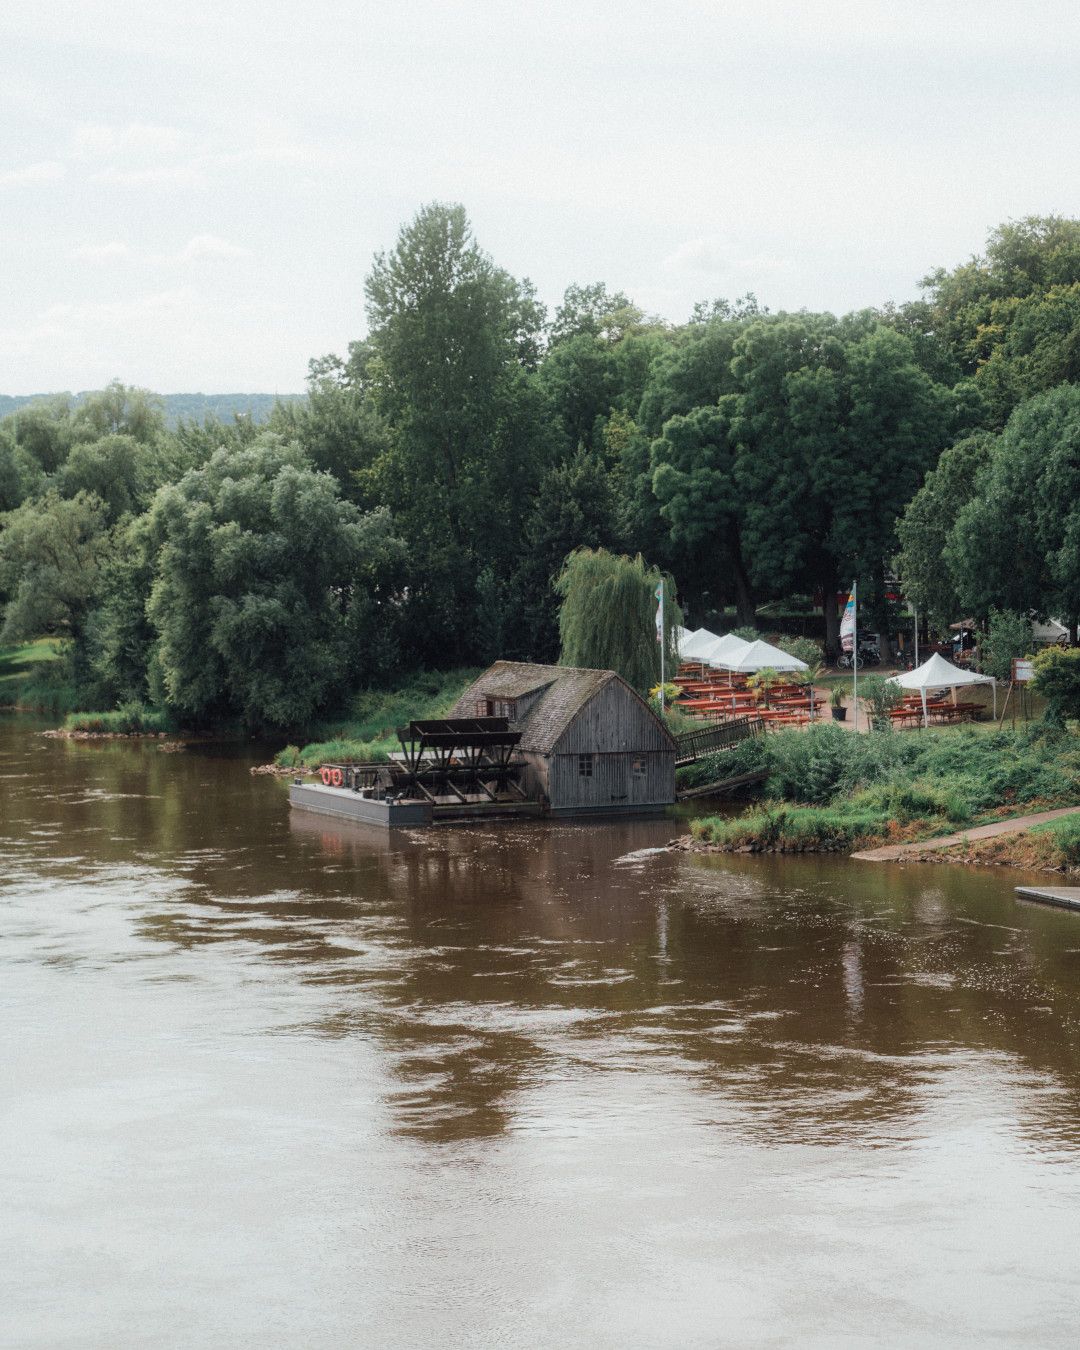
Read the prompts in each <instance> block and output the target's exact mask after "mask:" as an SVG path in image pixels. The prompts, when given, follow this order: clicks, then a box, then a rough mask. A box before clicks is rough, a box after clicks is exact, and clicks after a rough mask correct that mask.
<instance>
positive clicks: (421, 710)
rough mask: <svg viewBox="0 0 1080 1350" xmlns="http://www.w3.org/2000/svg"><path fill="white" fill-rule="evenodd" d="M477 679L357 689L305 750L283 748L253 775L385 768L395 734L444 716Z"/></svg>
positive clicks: (443, 673) (447, 675)
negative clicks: (346, 764)
mask: <svg viewBox="0 0 1080 1350" xmlns="http://www.w3.org/2000/svg"><path fill="white" fill-rule="evenodd" d="M479 674H480V671H479V670H474V669H472V668H459V669H456V670H436V671H424V672H421V673H420V674H416V675H412V676H410V677H409V678H408V679H407V680H406V681H405V682H404V683H403V684H402V685H401V686H400V687H399V688H397V689H361V690H359V691H358V692H357V693H355V694H354V695H353V696H352V698H351V699H350V700H349V702H348V705H347V707H346V708H344V709H343V710H342V711H341V712H340V713H337V714H335V715H333V716H330V717H326V718H323V719H322V720H321V721H320V722H318V723H316V724H315V726H314V727H313V728H312V729H311V732H312V739H311V740H310V741H308V742H307V743H306V744H304V745H302V746H301V745H287V746H285V748H284V749H283V750H279V751H278V753H277V754H276V755H275V756H274V760H273V763H272V764H268V765H261V766H259V769H258V770H253V772H256V771H257V772H262V773H275V772H276V773H280V774H281V775H285V774H290V773H294V772H297V771H300V772H304V773H314V772H315V771H316V770H317V769H318V768H319V765H320V764H324V763H327V762H341V761H352V762H364V763H368V764H379V763H384V762H385V761H386V760H387V759H388V758H389V755H390V751H392V750H396V749H398V740H397V729H398V727H401V726H405V725H406V724H407V723H408V722H411V721H413V720H414V719H421V718H435V717H445V716H446V714H447V713H448V712H449V711H450V709H451V708H452V707H453V705H454V703H455V702H456V701H457V699H458V697H459V695H460V694H461V692H462V690H464V689H466V688H467V687H468V686H469V685H470V684H471V683H472V682H473V680H475V679H476V677H477V676H478V675H479Z"/></svg>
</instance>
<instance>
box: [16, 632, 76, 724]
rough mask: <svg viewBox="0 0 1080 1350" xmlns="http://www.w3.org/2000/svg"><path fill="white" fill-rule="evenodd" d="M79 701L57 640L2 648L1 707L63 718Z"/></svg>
mask: <svg viewBox="0 0 1080 1350" xmlns="http://www.w3.org/2000/svg"><path fill="white" fill-rule="evenodd" d="M77 701H78V700H77V698H76V695H75V686H74V683H73V682H72V679H71V671H70V667H69V662H68V660H67V658H66V656H65V654H64V649H63V644H62V643H61V642H60V641H59V640H58V639H57V638H47V637H46V638H37V639H36V640H35V641H34V642H21V643H19V644H17V645H15V646H9V647H0V708H19V709H21V710H22V711H24V712H41V713H55V714H58V715H59V714H62V713H66V712H68V711H70V710H71V709H72V708H74V707H75V704H76V702H77Z"/></svg>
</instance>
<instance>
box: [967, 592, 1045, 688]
mask: <svg viewBox="0 0 1080 1350" xmlns="http://www.w3.org/2000/svg"><path fill="white" fill-rule="evenodd" d="M1033 645H1034V643H1033V642H1032V637H1031V620H1030V619H1029V618H1028V617H1027V616H1026V615H1024V614H1017V613H1015V612H1014V611H1013V610H1008V609H1004V610H1002V609H992V610H991V611H990V621H989V624H988V625H987V633H986V636H985V637H984V638H983V639H982V641H981V642H980V643H979V656H980V658H981V664H982V668H983V671H984V672H985V673H986V674H987V675H993V677H994V679H995V680H1007V679H1009V678H1010V677H1011V675H1012V663H1013V659H1014V657H1017V656H1027V655H1028V653H1029V652H1030V651H1031V649H1032V647H1033Z"/></svg>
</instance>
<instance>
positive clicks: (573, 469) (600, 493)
mask: <svg viewBox="0 0 1080 1350" xmlns="http://www.w3.org/2000/svg"><path fill="white" fill-rule="evenodd" d="M616 532H617V527H616V521H615V497H614V492H613V490H612V481H611V477H610V476H609V474H608V473H607V471H606V469H605V468H604V464H603V462H602V460H601V458H600V456H599V455H596V454H590V453H589V452H587V451H585V450H579V451H578V452H577V453H576V454H574V455H572V456H571V457H570V458H569V459H568V460H566V461H565V462H564V463H561V464H556V465H554V466H553V467H552V468H551V469H550V470H549V471H548V473H547V474H546V475H545V477H544V478H543V479H542V480H541V483H540V487H539V490H538V491H537V494H536V497H535V500H534V502H533V504H532V508H531V510H530V512H529V514H528V516H526V518H525V523H524V545H525V547H524V549H523V550H522V558H521V564H520V567H519V568H518V571H517V573H516V576H515V586H516V592H517V595H518V597H519V603H518V607H517V612H518V613H519V614H520V616H521V623H520V625H519V627H520V631H519V632H516V631H515V627H514V626H509V627H508V628H507V630H506V634H505V636H506V639H507V642H508V646H507V649H506V654H507V655H509V656H518V657H520V658H526V659H531V660H536V661H551V660H554V659H555V657H556V654H557V653H558V650H559V612H558V611H559V602H558V597H557V594H556V591H555V579H556V577H557V576H558V574H559V571H560V569H561V567H562V564H563V561H564V560H565V559H566V557H567V555H568V554H570V553H572V552H573V551H574V549H576V548H583V547H584V548H593V549H595V548H600V547H608V546H611V545H612V544H613V543H614V542H615V539H616Z"/></svg>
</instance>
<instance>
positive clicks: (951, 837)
mask: <svg viewBox="0 0 1080 1350" xmlns="http://www.w3.org/2000/svg"><path fill="white" fill-rule="evenodd" d="M1078 812H1080V806H1063V807H1061V808H1060V809H1059V810H1057V811H1040V812H1038V813H1037V814H1036V815H1033V816H1014V817H1013V819H1012V820H998V821H995V823H994V824H993V825H976V826H975V828H974V829H971V830H963V831H961V833H960V834H944V835H941V836H940V837H939V838H937V839H920V840H918V841H917V842H916V843H914V844H887V845H886V846H885V847H884V848H868V849H864V850H863V852H862V853H853V854H852V855H851V856H852V857H853V858H858V859H859V861H860V862H896V861H897V860H898V859H900V858H908V857H910V856H911V855H912V854H913V853H925V852H926V851H927V849H931V848H949V847H951V846H952V845H953V844H966V843H967V842H968V840H969V839H993V837H994V836H995V835H996V834H1021V833H1022V832H1023V831H1024V830H1029V829H1030V828H1031V827H1032V825H1042V824H1043V822H1044V821H1047V820H1059V819H1060V818H1061V817H1062V816H1074V815H1076V814H1077V813H1078Z"/></svg>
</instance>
